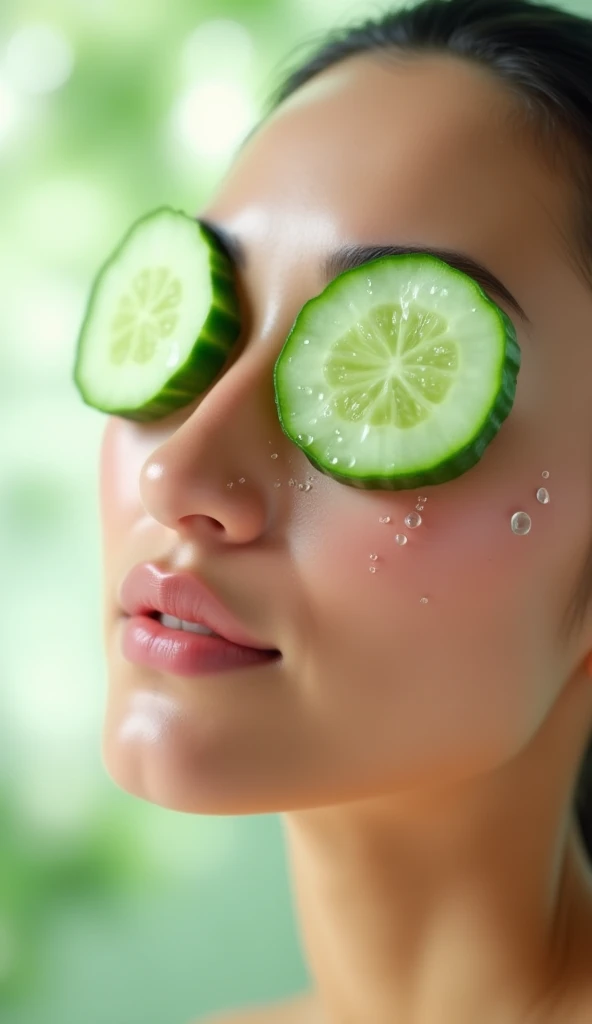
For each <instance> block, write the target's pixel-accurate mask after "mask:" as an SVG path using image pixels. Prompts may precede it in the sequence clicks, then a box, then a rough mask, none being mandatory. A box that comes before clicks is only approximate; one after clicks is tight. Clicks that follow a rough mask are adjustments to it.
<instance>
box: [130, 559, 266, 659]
mask: <svg viewBox="0 0 592 1024" xmlns="http://www.w3.org/2000/svg"><path fill="white" fill-rule="evenodd" d="M119 597H120V603H121V606H122V608H123V610H124V611H125V612H126V613H127V614H128V615H130V616H133V617H137V616H141V617H143V619H142V627H143V628H144V630H148V629H149V630H151V631H152V633H154V628H155V627H158V630H160V631H161V632H162V631H164V632H166V634H167V635H168V636H169V637H173V639H174V640H175V641H176V642H179V637H181V639H183V642H184V643H190V642H191V643H198V644H202V645H203V643H204V642H207V643H208V644H209V645H211V644H212V643H213V642H216V643H218V644H220V643H222V642H223V641H224V640H225V641H227V642H229V643H231V644H236V645H238V646H239V647H241V648H251V649H255V650H256V651H260V652H265V653H267V654H269V653H270V651H271V650H273V653H274V654H276V655H277V654H278V653H279V652H278V650H277V648H271V647H270V645H269V644H265V643H262V642H261V641H259V640H257V639H256V638H255V637H253V636H251V635H250V634H249V633H247V632H246V630H245V629H244V628H243V626H242V625H241V624H240V623H239V622H237V621H236V619H234V617H233V616H232V615H231V613H230V612H229V611H228V610H227V609H226V608H225V607H224V605H222V604H221V603H220V601H219V600H218V598H216V597H215V596H214V595H213V594H212V593H211V592H210V591H209V590H208V588H207V587H206V586H205V585H204V584H203V583H202V582H201V580H199V579H198V577H197V576H195V575H194V574H193V573H191V572H181V573H172V572H163V571H162V570H160V569H158V568H157V566H155V565H153V564H151V563H143V564H142V565H136V566H134V568H133V569H132V570H131V572H129V573H128V575H127V576H126V577H125V579H124V581H123V583H122V585H121V589H120V595H119ZM154 612H161V613H162V614H165V615H174V616H175V617H176V618H177V619H185V620H187V621H188V622H197V623H201V624H202V625H204V626H208V627H209V629H211V630H213V631H214V633H218V636H219V638H222V640H221V639H219V638H218V639H216V638H215V637H208V636H200V635H198V634H197V633H189V632H187V631H182V632H181V631H180V630H173V629H169V628H167V627H166V626H162V624H161V623H160V622H158V620H157V619H155V618H154ZM150 616H152V618H150ZM136 626H138V621H136ZM186 638H188V639H186Z"/></svg>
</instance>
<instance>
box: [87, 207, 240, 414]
mask: <svg viewBox="0 0 592 1024" xmlns="http://www.w3.org/2000/svg"><path fill="white" fill-rule="evenodd" d="M167 232H168V233H170V235H171V238H173V239H174V241H172V242H171V245H170V248H171V250H172V253H173V259H172V260H168V259H167V253H166V251H165V252H164V253H163V252H162V251H161V239H162V237H163V233H164V236H165V237H166V233H167ZM165 248H166V247H165ZM144 250H145V256H144V255H142V256H140V252H141V253H142V254H143V253H144ZM142 261H143V262H144V264H145V265H152V266H155V265H156V266H158V265H159V264H163V263H164V265H165V266H169V264H170V267H169V268H170V270H171V273H172V274H175V273H176V272H178V273H180V274H181V277H182V278H183V279H184V280H183V283H184V284H185V294H184V296H183V298H182V300H181V303H182V305H181V303H179V311H178V312H179V319H180V324H179V326H178V328H176V329H175V331H174V332H173V334H172V335H171V338H170V342H171V345H170V350H169V355H168V359H169V360H170V366H169V365H167V364H166V363H165V364H163V359H164V357H165V356H166V351H167V350H166V348H165V346H162V355H161V356H160V361H161V366H160V367H158V366H157V367H156V370H154V369H153V368H152V367H151V368H150V369H149V370H148V371H147V372H146V373H144V375H142V372H141V371H140V370H139V369H138V368H137V367H134V366H133V365H132V367H131V369H130V371H129V373H127V374H126V371H125V370H124V371H123V372H121V371H119V370H118V369H117V368H116V367H114V366H111V365H110V364H109V361H108V346H109V344H110V338H109V337H108V336H107V335H108V334H109V330H108V324H112V322H113V317H114V315H116V311H115V307H114V296H116V295H117V294H118V293H119V292H121V290H122V289H125V288H126V287H128V286H129V282H130V280H131V276H130V275H133V273H134V267H135V264H136V263H137V267H135V269H136V270H137V269H138V267H141V265H142ZM240 329H241V324H240V305H239V299H238V294H237V291H236V287H235V276H234V268H233V266H232V264H231V262H230V260H229V259H228V257H227V255H226V253H225V252H224V251H223V250H222V248H221V247H220V245H219V243H218V241H217V239H216V238H215V236H214V235H213V234H212V233H211V232H210V231H209V230H208V229H207V228H205V227H204V226H203V225H201V224H199V223H198V222H197V221H196V220H195V219H194V218H191V217H189V216H188V215H187V214H185V213H183V212H182V211H180V210H174V209H172V208H171V207H167V206H163V207H159V208H158V209H157V210H153V211H151V212H150V213H148V214H146V215H144V216H143V217H141V218H140V219H139V220H137V221H136V222H135V223H134V224H133V225H132V226H131V228H130V229H129V230H128V231H127V233H126V235H125V237H124V238H123V239H122V241H121V242H120V243H119V245H118V246H117V248H116V249H115V250H114V251H113V252H112V253H111V255H110V256H109V258H108V259H107V260H106V261H105V263H104V264H103V266H102V267H101V269H100V271H99V272H98V274H97V276H96V278H95V281H94V283H93V286H92V289H91V293H90V296H89V300H88V304H87V308H86V313H85V316H84V320H83V323H82V327H81V330H80V334H79V338H78V345H77V352H76V360H75V366H74V373H73V376H74V382H75V384H76V387H77V388H78V391H79V392H80V395H81V397H82V399H83V401H84V402H85V403H86V404H87V405H90V406H92V407H93V408H95V409H99V410H100V411H101V412H106V413H108V414H110V415H115V416H122V417H125V418H127V419H133V420H137V421H139V422H150V421H152V420H156V419H160V418H162V417H163V416H167V415H170V414H171V413H172V412H174V411H175V410H176V409H179V408H181V407H183V406H185V405H187V404H188V403H189V402H191V401H193V400H194V399H195V397H196V396H197V395H199V394H201V393H202V392H203V391H204V390H205V389H206V388H207V387H208V386H209V385H210V384H211V383H212V381H213V380H214V378H215V377H216V375H217V374H218V372H219V371H220V370H221V368H222V367H223V365H224V364H225V362H226V360H227V358H228V354H229V352H230V350H231V349H232V347H233V346H234V344H235V343H236V340H237V338H238V335H239V333H240ZM175 337H176V339H177V340H176V341H175ZM173 345H176V353H175V351H174V349H173ZM175 354H176V355H177V357H178V358H177V363H176V365H175V364H174V361H173V358H172V357H173V355H175Z"/></svg>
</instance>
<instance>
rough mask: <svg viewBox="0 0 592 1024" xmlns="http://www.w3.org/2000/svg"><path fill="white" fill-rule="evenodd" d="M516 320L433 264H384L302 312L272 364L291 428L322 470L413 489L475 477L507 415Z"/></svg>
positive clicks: (400, 260) (282, 414)
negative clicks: (465, 475)
mask: <svg viewBox="0 0 592 1024" xmlns="http://www.w3.org/2000/svg"><path fill="white" fill-rule="evenodd" d="M520 361H521V355H520V348H519V345H518V341H517V338H516V331H515V329H514V325H513V324H512V321H511V320H510V318H509V317H508V316H507V315H506V314H505V313H504V311H503V310H501V309H500V308H499V307H498V306H497V305H496V304H495V303H494V302H493V301H492V300H491V299H490V298H489V297H488V296H487V295H486V294H485V292H484V291H483V290H482V289H481V288H480V287H479V285H478V284H477V283H476V282H475V281H474V280H473V279H472V278H470V277H468V276H467V275H466V274H463V273H462V272H461V271H459V270H456V269H454V268H452V267H450V266H449V265H448V264H447V263H444V262H443V261H442V260H440V259H437V258H436V257H434V256H428V255H423V254H421V253H419V254H416V253H414V254H410V255H408V256H383V257H379V258H378V259H376V260H372V261H371V262H370V263H366V264H365V265H364V266H363V267H361V268H357V269H354V270H348V271H346V272H345V273H343V274H340V275H339V277H337V278H335V280H333V281H332V282H331V283H330V284H329V285H328V286H327V287H326V288H325V290H324V291H323V292H321V294H320V295H318V296H316V297H315V298H313V299H310V300H309V301H308V302H307V303H305V305H304V306H303V308H302V310H301V311H300V313H299V314H298V316H297V318H296V320H295V321H294V324H293V326H292V329H291V331H290V333H289V335H288V338H287V340H286V342H285V344H284V346H283V348H282V350H281V352H280V355H279V357H278V359H277V361H276V363H275V367H274V389H275V399H276V406H277V410H278V414H279V418H280V423H281V425H282V429H283V431H284V433H285V434H287V436H288V437H289V438H290V439H291V440H292V441H294V442H295V444H297V445H298V447H299V448H301V449H302V451H303V452H304V454H305V455H306V457H307V458H308V460H309V462H311V464H312V465H313V466H315V467H316V468H317V469H318V470H319V471H320V472H322V473H326V474H327V475H328V476H331V477H333V478H334V479H336V480H339V481H340V482H342V483H345V484H350V485H351V486H352V487H361V488H365V489H383V490H403V489H410V488H415V487H423V486H426V485H429V484H438V483H444V482H445V481H447V480H453V479H454V478H455V477H457V476H460V475H461V474H462V473H465V472H466V471H467V470H469V469H471V468H472V466H474V465H475V463H476V462H478V461H479V459H480V458H481V457H482V455H483V453H484V451H485V449H486V448H487V445H488V444H490V442H491V441H492V440H493V438H494V437H495V435H496V434H497V433H498V431H499V429H500V427H501V425H502V423H503V421H504V420H505V419H506V417H507V416H508V414H509V412H510V410H511V408H512V405H513V403H514V397H515V394H516V381H517V377H518V372H519V369H520Z"/></svg>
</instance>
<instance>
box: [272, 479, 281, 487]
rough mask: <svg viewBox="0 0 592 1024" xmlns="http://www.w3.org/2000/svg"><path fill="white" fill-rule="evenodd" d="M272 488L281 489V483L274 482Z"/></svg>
mask: <svg viewBox="0 0 592 1024" xmlns="http://www.w3.org/2000/svg"><path fill="white" fill-rule="evenodd" d="M273 486H274V487H281V486H282V485H281V483H280V481H279V480H276V482H275V483H274V485H273Z"/></svg>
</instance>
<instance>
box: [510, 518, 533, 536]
mask: <svg viewBox="0 0 592 1024" xmlns="http://www.w3.org/2000/svg"><path fill="white" fill-rule="evenodd" d="M511 526H512V533H515V534H517V536H519V537H523V536H524V535H525V534H526V533H530V528H531V526H532V519H531V518H530V516H529V514H528V512H515V513H514V515H513V516H512V519H511Z"/></svg>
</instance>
